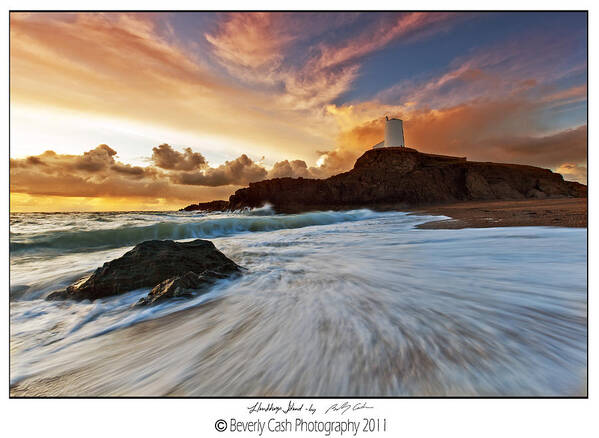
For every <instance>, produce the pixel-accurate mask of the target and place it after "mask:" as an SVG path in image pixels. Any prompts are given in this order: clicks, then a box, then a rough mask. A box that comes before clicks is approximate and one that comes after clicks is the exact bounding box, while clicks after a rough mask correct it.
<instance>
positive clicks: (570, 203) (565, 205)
mask: <svg viewBox="0 0 599 438" xmlns="http://www.w3.org/2000/svg"><path fill="white" fill-rule="evenodd" d="M413 211H414V213H418V214H422V213H426V214H432V215H443V216H449V217H451V219H447V220H441V221H432V222H427V223H424V224H421V225H418V228H422V229H453V230H456V229H461V228H490V227H528V226H545V227H569V228H586V226H587V198H561V199H543V200H524V201H495V202H461V203H455V204H448V205H441V206H434V207H425V208H420V209H416V210H413Z"/></svg>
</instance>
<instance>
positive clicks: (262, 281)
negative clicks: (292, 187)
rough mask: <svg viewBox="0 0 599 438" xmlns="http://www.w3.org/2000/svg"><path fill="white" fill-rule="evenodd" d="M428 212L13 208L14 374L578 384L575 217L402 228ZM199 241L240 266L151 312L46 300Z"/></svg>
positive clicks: (510, 389)
mask: <svg viewBox="0 0 599 438" xmlns="http://www.w3.org/2000/svg"><path fill="white" fill-rule="evenodd" d="M428 220H431V217H419V216H414V215H407V214H404V213H397V212H385V213H377V212H372V211H369V210H355V211H350V212H315V213H305V214H298V215H273V214H272V212H271V211H270V210H269V209H263V210H259V211H250V212H245V213H238V214H211V215H198V214H193V213H155V214H153V213H118V214H117V213H95V214H89V213H85V214H84V213H80V214H61V215H25V214H21V215H14V214H13V215H11V383H12V384H13V385H16V384H21V385H25V386H26V385H27V384H31V382H36V379H38V383H36V384H37V390H40V386H41V387H42V389H43V386H44V385H46V386H47V387H48V391H49V393H53V394H62V395H166V394H170V395H199V396H201V395H312V396H317V395H582V394H585V393H586V369H587V368H586V367H587V363H586V360H587V350H586V345H587V330H586V323H587V320H586V313H587V304H586V286H587V284H586V229H566V228H548V227H526V228H525V227H522V228H495V229H465V230H420V229H416V228H414V226H415V225H416V224H418V223H421V222H425V221H428ZM198 237H205V238H210V240H212V241H213V242H214V243H215V245H216V246H217V248H219V249H220V250H221V251H222V252H224V253H225V254H226V255H227V256H228V257H229V258H231V259H233V260H234V261H235V262H237V263H238V264H240V265H241V266H244V267H245V268H247V269H248V271H247V273H246V274H245V275H243V276H242V277H240V278H238V279H235V280H223V281H221V282H219V283H217V284H216V285H215V286H214V288H212V289H211V291H210V292H209V293H208V294H205V295H202V296H199V297H196V298H193V299H189V300H175V301H171V302H167V303H164V304H161V305H158V306H155V307H151V308H141V309H140V308H135V309H132V308H131V307H130V306H131V304H132V303H134V302H136V301H137V300H138V299H139V298H140V297H141V296H143V295H145V294H146V293H147V292H148V291H147V290H139V291H133V292H130V293H128V294H125V295H122V296H118V297H113V298H109V299H103V300H97V301H95V302H93V303H90V302H82V303H75V302H46V301H44V300H43V299H42V298H43V297H44V296H45V295H46V294H47V293H48V292H49V291H51V290H54V289H57V288H59V287H61V286H64V285H66V284H68V283H69V282H70V281H73V280H74V279H76V278H78V277H79V276H81V275H83V274H86V273H88V272H90V271H91V270H93V269H94V268H95V267H97V266H98V265H100V264H102V263H103V262H105V261H108V260H110V259H113V258H115V257H118V256H120V255H122V254H123V253H124V252H126V251H127V250H128V249H130V248H131V246H132V245H134V244H135V243H138V242H139V241H142V240H147V239H150V238H172V239H190V238H198ZM119 242H120V243H119ZM52 378H53V379H54V380H51V379H52ZM39 379H46V380H39ZM48 379H50V380H48ZM40 382H42V383H40ZM44 382H45V383H44ZM48 382H53V383H51V384H50V383H48ZM57 382H58V383H57Z"/></svg>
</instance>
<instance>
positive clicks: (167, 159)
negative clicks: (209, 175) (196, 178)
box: [152, 144, 207, 170]
mask: <svg viewBox="0 0 599 438" xmlns="http://www.w3.org/2000/svg"><path fill="white" fill-rule="evenodd" d="M152 161H153V162H154V164H155V165H156V166H157V167H160V168H161V169H168V170H196V169H201V168H203V167H205V166H206V165H207V163H206V159H205V158H204V156H203V155H202V154H200V153H199V152H193V151H192V150H191V148H185V149H184V152H183V153H181V152H177V151H175V150H174V149H173V148H172V147H171V146H170V145H168V144H161V145H160V146H158V147H156V148H153V149H152Z"/></svg>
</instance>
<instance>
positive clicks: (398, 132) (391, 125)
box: [373, 116, 406, 148]
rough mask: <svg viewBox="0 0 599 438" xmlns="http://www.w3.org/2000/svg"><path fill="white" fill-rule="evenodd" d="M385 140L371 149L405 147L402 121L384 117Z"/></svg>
mask: <svg viewBox="0 0 599 438" xmlns="http://www.w3.org/2000/svg"><path fill="white" fill-rule="evenodd" d="M385 119H386V121H385V140H384V141H381V142H380V143H378V144H376V145H374V146H373V148H391V147H400V148H403V147H405V146H406V144H405V142H404V137H403V120H401V119H395V118H393V119H390V118H389V117H387V116H385Z"/></svg>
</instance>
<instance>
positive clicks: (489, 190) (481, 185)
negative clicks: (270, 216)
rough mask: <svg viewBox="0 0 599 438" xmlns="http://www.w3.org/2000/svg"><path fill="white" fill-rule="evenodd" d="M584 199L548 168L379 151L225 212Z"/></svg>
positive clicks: (283, 182) (256, 192)
mask: <svg viewBox="0 0 599 438" xmlns="http://www.w3.org/2000/svg"><path fill="white" fill-rule="evenodd" d="M586 196H587V187H586V186H585V185H583V184H580V183H576V182H569V181H564V179H563V177H562V176H561V175H560V174H557V173H553V172H552V171H550V170H549V169H542V168H539V167H534V166H524V165H517V164H500V163H489V162H474V161H467V160H466V158H464V157H450V156H444V155H432V154H425V153H421V152H418V151H416V150H415V149H410V148H381V149H371V150H368V151H366V152H365V153H364V154H363V155H362V156H361V157H360V158H358V160H357V161H356V163H355V165H354V168H353V169H352V170H350V171H349V172H345V173H341V174H339V175H335V176H332V177H330V178H327V179H305V178H275V179H270V180H264V181H260V182H256V183H251V184H250V185H249V187H247V188H243V189H239V190H237V191H236V192H235V194H233V195H231V197H230V198H229V206H228V207H229V209H231V210H236V209H240V208H244V207H260V206H262V205H264V204H265V203H267V202H268V203H269V204H271V205H272V206H273V207H274V208H275V209H276V210H279V211H301V210H308V209H316V208H322V207H327V208H332V207H333V208H334V207H336V206H337V207H345V206H376V205H385V204H387V205H388V204H394V205H397V206H405V207H411V206H422V205H433V204H445V203H451V202H458V201H491V200H518V199H545V198H563V197H575V198H578V197H586Z"/></svg>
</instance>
